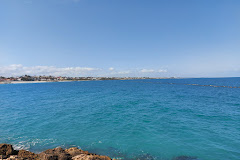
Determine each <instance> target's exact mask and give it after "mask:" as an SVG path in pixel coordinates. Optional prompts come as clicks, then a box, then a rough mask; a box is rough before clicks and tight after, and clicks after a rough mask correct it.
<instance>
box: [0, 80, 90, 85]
mask: <svg viewBox="0 0 240 160" xmlns="http://www.w3.org/2000/svg"><path fill="white" fill-rule="evenodd" d="M81 81H89V80H81ZM52 82H74V81H71V80H70V81H9V82H0V84H24V83H52Z"/></svg>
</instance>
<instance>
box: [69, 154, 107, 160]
mask: <svg viewBox="0 0 240 160" xmlns="http://www.w3.org/2000/svg"><path fill="white" fill-rule="evenodd" d="M72 159H73V160H111V158H110V157H108V156H99V155H93V154H92V155H86V154H80V155H77V156H75V157H73V158H72Z"/></svg>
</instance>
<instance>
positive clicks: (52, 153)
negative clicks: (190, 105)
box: [0, 143, 199, 160]
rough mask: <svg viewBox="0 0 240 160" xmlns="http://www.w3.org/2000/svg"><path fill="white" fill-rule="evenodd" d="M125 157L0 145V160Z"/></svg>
mask: <svg viewBox="0 0 240 160" xmlns="http://www.w3.org/2000/svg"><path fill="white" fill-rule="evenodd" d="M122 159H125V158H123V157H119V158H111V157H109V156H104V155H98V154H95V153H89V152H88V151H84V150H82V149H79V148H77V147H71V148H66V149H63V148H61V147H57V148H54V149H47V150H45V151H42V152H40V153H33V152H30V151H28V150H23V149H21V150H15V149H14V148H13V146H12V145H11V144H6V143H2V144H0V160H122ZM130 160H156V158H154V157H152V156H151V155H150V154H146V155H142V156H140V157H135V158H132V159H130ZM171 160H199V159H198V158H197V157H191V156H183V155H182V156H177V157H173V158H172V159H171Z"/></svg>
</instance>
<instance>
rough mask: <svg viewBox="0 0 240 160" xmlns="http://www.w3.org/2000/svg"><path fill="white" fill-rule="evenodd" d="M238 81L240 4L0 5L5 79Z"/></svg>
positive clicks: (239, 0) (0, 62)
mask: <svg viewBox="0 0 240 160" xmlns="http://www.w3.org/2000/svg"><path fill="white" fill-rule="evenodd" d="M25 73H26V74H31V75H38V74H46V75H47V74H52V75H70V76H156V77H161V76H177V77H231V76H238V77H239V76H240V0H0V76H1V75H3V76H6V75H9V76H10V75H21V74H25Z"/></svg>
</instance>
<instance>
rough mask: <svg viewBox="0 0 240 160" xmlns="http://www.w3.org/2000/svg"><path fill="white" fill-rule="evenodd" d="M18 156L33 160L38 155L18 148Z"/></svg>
mask: <svg viewBox="0 0 240 160" xmlns="http://www.w3.org/2000/svg"><path fill="white" fill-rule="evenodd" d="M18 157H19V158H23V159H28V160H35V159H37V157H38V155H37V154H35V153H32V152H29V151H26V150H20V151H18Z"/></svg>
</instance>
